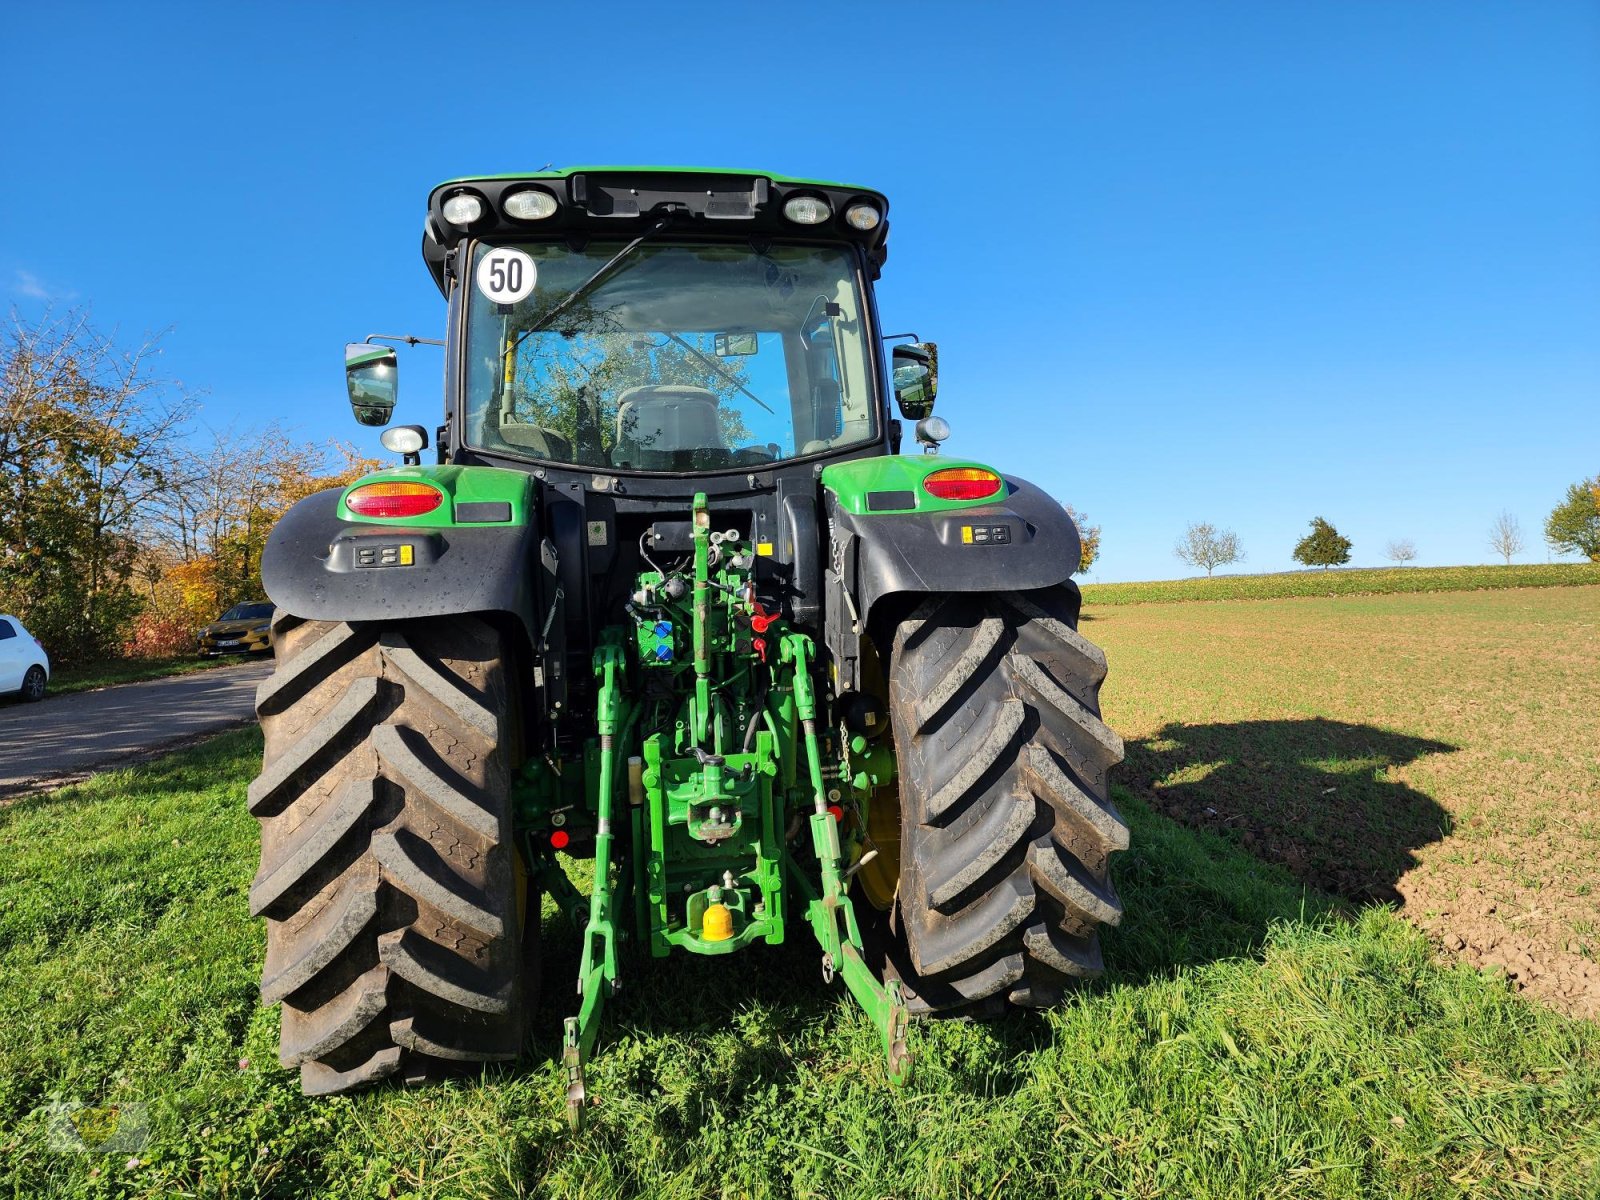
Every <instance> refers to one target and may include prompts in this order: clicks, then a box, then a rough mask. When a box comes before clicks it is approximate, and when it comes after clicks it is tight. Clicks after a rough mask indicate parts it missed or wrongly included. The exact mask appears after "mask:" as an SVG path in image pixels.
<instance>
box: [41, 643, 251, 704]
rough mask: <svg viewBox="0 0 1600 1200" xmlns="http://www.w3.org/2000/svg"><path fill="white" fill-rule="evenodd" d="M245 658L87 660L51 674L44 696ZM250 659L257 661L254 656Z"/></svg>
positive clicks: (188, 656) (183, 672) (187, 656)
mask: <svg viewBox="0 0 1600 1200" xmlns="http://www.w3.org/2000/svg"><path fill="white" fill-rule="evenodd" d="M243 661H245V659H244V657H243V656H242V655H235V656H232V657H229V658H201V657H199V656H198V655H194V654H184V655H179V656H177V657H176V658H118V659H112V660H111V661H109V662H97V663H85V664H84V665H82V666H77V667H63V668H61V670H59V671H54V672H52V673H51V675H50V690H49V691H48V692H46V693H45V698H46V699H49V698H50V697H51V696H64V695H66V694H67V693H69V692H89V691H93V690H94V689H95V688H103V687H110V686H112V685H113V684H117V683H137V682H139V681H140V680H143V679H165V678H166V677H167V676H169V675H188V674H191V673H193V672H195V671H209V670H210V669H211V668H212V667H220V666H223V665H224V664H227V663H235V664H237V663H239V662H243ZM251 661H255V660H254V659H253V658H252V659H251Z"/></svg>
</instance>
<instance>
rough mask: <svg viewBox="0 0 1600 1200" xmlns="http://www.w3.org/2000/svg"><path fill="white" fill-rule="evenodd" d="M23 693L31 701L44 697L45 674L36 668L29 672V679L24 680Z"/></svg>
mask: <svg viewBox="0 0 1600 1200" xmlns="http://www.w3.org/2000/svg"><path fill="white" fill-rule="evenodd" d="M22 690H23V693H24V694H25V695H26V696H27V697H28V699H30V700H37V699H39V698H40V697H41V696H43V695H44V672H43V671H41V670H40V669H39V668H38V667H34V668H33V669H32V670H30V671H29V672H28V677H27V679H25V680H23V685H22Z"/></svg>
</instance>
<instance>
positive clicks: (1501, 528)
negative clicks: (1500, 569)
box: [1489, 511, 1523, 567]
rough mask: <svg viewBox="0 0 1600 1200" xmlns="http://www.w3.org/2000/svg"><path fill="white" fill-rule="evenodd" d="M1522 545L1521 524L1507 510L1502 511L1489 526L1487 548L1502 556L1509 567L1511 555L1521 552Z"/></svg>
mask: <svg viewBox="0 0 1600 1200" xmlns="http://www.w3.org/2000/svg"><path fill="white" fill-rule="evenodd" d="M1522 547H1523V542H1522V526H1521V525H1519V524H1517V518H1516V517H1515V516H1513V515H1512V514H1511V513H1510V512H1509V511H1504V512H1502V513H1501V514H1500V515H1499V516H1498V517H1496V518H1495V519H1494V524H1493V525H1491V526H1489V549H1491V550H1493V551H1494V552H1495V553H1496V554H1498V555H1500V556H1501V557H1502V558H1504V559H1505V560H1506V566H1508V567H1509V566H1510V565H1511V556H1512V555H1513V554H1521V553H1522Z"/></svg>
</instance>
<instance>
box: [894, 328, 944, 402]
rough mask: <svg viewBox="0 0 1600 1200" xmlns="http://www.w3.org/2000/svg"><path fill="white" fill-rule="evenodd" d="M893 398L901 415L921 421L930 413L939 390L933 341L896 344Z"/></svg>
mask: <svg viewBox="0 0 1600 1200" xmlns="http://www.w3.org/2000/svg"><path fill="white" fill-rule="evenodd" d="M893 363H894V398H895V400H896V401H897V402H898V403H899V405H900V415H901V416H902V417H904V418H905V419H906V420H908V421H920V420H922V418H923V417H930V416H932V415H933V399H934V397H935V396H936V395H938V392H939V347H938V346H936V345H934V343H932V342H907V343H905V344H904V345H900V346H896V347H895V348H894V355H893Z"/></svg>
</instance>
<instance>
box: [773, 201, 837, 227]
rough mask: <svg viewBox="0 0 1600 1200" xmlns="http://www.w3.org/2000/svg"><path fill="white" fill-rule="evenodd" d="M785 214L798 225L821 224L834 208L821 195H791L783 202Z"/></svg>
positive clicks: (831, 213)
mask: <svg viewBox="0 0 1600 1200" xmlns="http://www.w3.org/2000/svg"><path fill="white" fill-rule="evenodd" d="M783 215H784V216H786V217H788V218H789V220H791V221H793V222H794V223H795V224H796V225H821V224H822V223H823V222H824V221H826V220H827V219H828V218H829V217H831V216H832V215H833V210H832V209H831V208H829V207H828V202H827V201H826V200H824V199H822V198H821V197H820V196H790V197H789V198H788V199H787V200H785V201H784V202H783Z"/></svg>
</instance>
